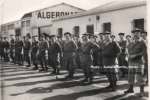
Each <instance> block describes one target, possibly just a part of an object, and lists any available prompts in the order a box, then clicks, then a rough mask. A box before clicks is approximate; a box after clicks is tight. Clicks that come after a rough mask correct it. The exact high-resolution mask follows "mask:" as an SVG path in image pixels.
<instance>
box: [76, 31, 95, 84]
mask: <svg viewBox="0 0 150 100" xmlns="http://www.w3.org/2000/svg"><path fill="white" fill-rule="evenodd" d="M88 36H89V34H83V35H82V42H81V47H80V51H79V52H80V54H79V56H80V65H81V67H82V69H83V71H84V76H85V78H84V79H83V80H82V82H83V83H88V84H91V83H92V82H93V73H92V70H91V66H92V64H93V60H92V50H93V49H95V48H96V47H97V45H96V44H95V43H94V35H90V40H89V39H88Z"/></svg>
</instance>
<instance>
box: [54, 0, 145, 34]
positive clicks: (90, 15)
mask: <svg viewBox="0 0 150 100" xmlns="http://www.w3.org/2000/svg"><path fill="white" fill-rule="evenodd" d="M146 13H147V9H146V1H144V0H130V1H129V0H119V1H114V2H111V3H108V4H105V5H102V6H99V7H96V8H94V9H91V10H88V11H85V12H82V13H78V14H76V15H72V16H66V17H62V18H58V19H55V20H53V25H52V33H56V34H63V33H65V32H71V33H73V34H83V33H85V32H88V33H99V32H103V31H106V30H108V31H111V32H112V34H115V35H116V34H118V33H119V32H125V33H126V34H130V33H131V30H133V29H134V28H136V27H137V28H141V29H145V30H146V28H147V18H146Z"/></svg>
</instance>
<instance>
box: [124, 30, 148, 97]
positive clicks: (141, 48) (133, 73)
mask: <svg viewBox="0 0 150 100" xmlns="http://www.w3.org/2000/svg"><path fill="white" fill-rule="evenodd" d="M132 33H133V34H132V35H133V42H132V43H131V44H130V45H129V46H128V55H129V58H128V59H129V60H128V62H129V72H128V83H129V88H128V89H127V90H126V91H125V92H124V93H133V92H134V89H133V86H134V84H135V79H136V82H137V84H138V86H139V87H140V94H139V96H140V97H142V96H144V85H145V80H144V62H143V57H144V56H145V52H146V44H145V43H144V42H143V41H141V39H140V35H141V30H139V29H135V30H133V31H132ZM135 77H136V78H135Z"/></svg>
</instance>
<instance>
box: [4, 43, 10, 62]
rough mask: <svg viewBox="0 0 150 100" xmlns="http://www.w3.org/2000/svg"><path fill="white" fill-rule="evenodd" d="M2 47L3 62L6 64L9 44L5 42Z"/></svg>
mask: <svg viewBox="0 0 150 100" xmlns="http://www.w3.org/2000/svg"><path fill="white" fill-rule="evenodd" d="M3 46H4V61H6V62H8V61H9V56H8V50H9V46H10V45H9V42H8V41H7V40H5V41H4V42H3Z"/></svg>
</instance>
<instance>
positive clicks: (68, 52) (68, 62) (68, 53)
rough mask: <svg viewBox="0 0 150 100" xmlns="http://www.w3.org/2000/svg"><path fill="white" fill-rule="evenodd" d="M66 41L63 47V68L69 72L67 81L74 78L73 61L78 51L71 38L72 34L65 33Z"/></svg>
mask: <svg viewBox="0 0 150 100" xmlns="http://www.w3.org/2000/svg"><path fill="white" fill-rule="evenodd" d="M64 36H65V41H64V46H63V67H65V68H66V69H67V71H68V75H67V76H66V77H65V79H72V78H73V77H74V67H75V65H74V64H73V60H74V57H75V53H76V50H77V46H76V44H75V43H74V41H73V40H72V38H71V33H69V32H66V33H64Z"/></svg>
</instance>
